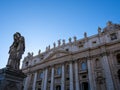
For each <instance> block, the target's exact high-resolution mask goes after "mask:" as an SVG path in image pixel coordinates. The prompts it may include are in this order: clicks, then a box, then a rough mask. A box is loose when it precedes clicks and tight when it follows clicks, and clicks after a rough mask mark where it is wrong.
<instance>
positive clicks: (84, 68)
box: [81, 62, 87, 71]
mask: <svg viewBox="0 0 120 90" xmlns="http://www.w3.org/2000/svg"><path fill="white" fill-rule="evenodd" d="M81 69H82V70H83V71H84V70H86V69H87V64H86V62H82V65H81Z"/></svg>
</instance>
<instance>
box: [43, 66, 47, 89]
mask: <svg viewBox="0 0 120 90" xmlns="http://www.w3.org/2000/svg"><path fill="white" fill-rule="evenodd" d="M47 73H48V70H47V68H46V69H45V77H44V88H43V90H47Z"/></svg>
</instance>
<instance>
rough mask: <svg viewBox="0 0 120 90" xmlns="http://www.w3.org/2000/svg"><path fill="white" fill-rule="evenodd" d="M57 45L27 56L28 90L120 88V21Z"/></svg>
mask: <svg viewBox="0 0 120 90" xmlns="http://www.w3.org/2000/svg"><path fill="white" fill-rule="evenodd" d="M53 46H54V47H53V48H50V46H48V47H46V51H45V52H42V53H41V51H40V50H39V53H38V55H36V56H33V53H28V56H26V57H25V58H24V60H23V65H22V71H23V72H24V73H25V74H26V75H27V77H26V79H25V80H24V90H120V24H113V23H112V22H108V23H107V26H106V27H105V28H103V29H101V28H100V27H99V28H98V34H96V35H93V36H90V37H88V36H87V33H85V34H84V38H83V39H80V40H77V38H76V37H74V38H73V40H72V38H69V42H68V43H65V40H63V41H62V42H61V40H58V46H56V43H54V44H53Z"/></svg>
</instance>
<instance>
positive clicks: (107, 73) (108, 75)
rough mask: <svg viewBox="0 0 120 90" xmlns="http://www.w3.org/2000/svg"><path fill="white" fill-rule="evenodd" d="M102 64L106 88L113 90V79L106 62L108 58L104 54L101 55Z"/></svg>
mask: <svg viewBox="0 0 120 90" xmlns="http://www.w3.org/2000/svg"><path fill="white" fill-rule="evenodd" d="M102 64H103V68H104V73H105V78H106V85H107V90H114V85H113V80H112V76H111V72H110V67H109V63H108V58H107V56H106V55H104V56H103V57H102Z"/></svg>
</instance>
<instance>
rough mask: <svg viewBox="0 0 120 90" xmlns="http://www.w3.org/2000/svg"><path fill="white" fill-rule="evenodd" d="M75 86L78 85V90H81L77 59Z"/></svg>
mask: <svg viewBox="0 0 120 90" xmlns="http://www.w3.org/2000/svg"><path fill="white" fill-rule="evenodd" d="M75 87H76V90H80V87H79V78H78V63H77V61H75Z"/></svg>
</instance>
